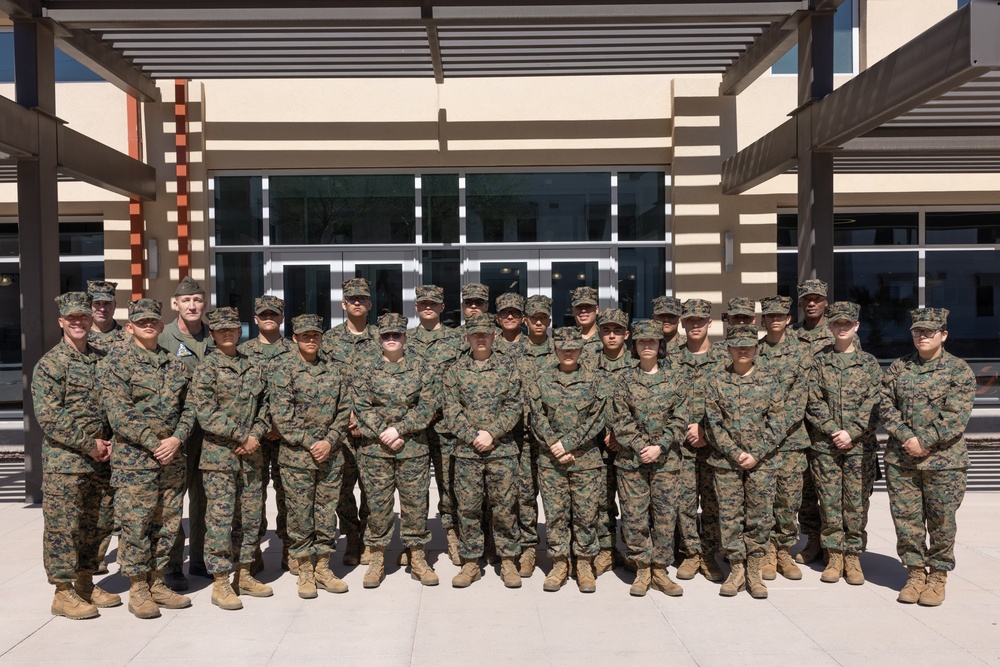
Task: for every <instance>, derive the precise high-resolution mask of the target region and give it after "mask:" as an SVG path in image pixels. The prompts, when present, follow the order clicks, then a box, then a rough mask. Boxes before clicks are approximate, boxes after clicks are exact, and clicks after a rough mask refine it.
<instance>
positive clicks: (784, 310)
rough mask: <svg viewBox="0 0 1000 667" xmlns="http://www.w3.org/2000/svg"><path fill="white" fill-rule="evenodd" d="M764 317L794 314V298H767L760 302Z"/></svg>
mask: <svg viewBox="0 0 1000 667" xmlns="http://www.w3.org/2000/svg"><path fill="white" fill-rule="evenodd" d="M760 312H761V314H762V315H788V314H789V313H790V312H792V297H790V296H766V297H764V298H763V299H761V300H760Z"/></svg>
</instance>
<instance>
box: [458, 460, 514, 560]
mask: <svg viewBox="0 0 1000 667" xmlns="http://www.w3.org/2000/svg"><path fill="white" fill-rule="evenodd" d="M516 484H517V457H516V456H503V457H499V458H488V459H470V458H464V457H455V499H456V500H457V501H458V520H459V522H460V529H459V536H460V538H461V546H460V547H459V553H460V554H461V556H462V558H464V559H466V560H475V559H478V558H481V557H482V555H483V524H482V521H483V503H484V502H485V501H487V500H488V502H489V504H490V507H492V509H493V520H492V522H491V523H492V528H493V530H492V532H493V539H494V542H495V543H496V550H497V554H498V555H500V556H507V557H514V556H517V555H518V554H519V553H520V552H521V530H520V528H519V527H518V525H517V509H516V505H517V493H516V489H515V486H516Z"/></svg>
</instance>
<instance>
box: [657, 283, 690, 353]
mask: <svg viewBox="0 0 1000 667" xmlns="http://www.w3.org/2000/svg"><path fill="white" fill-rule="evenodd" d="M653 319H654V320H656V321H657V322H659V323H660V325H662V326H663V342H664V343H665V344H666V346H667V350H666V352H667V357H668V358H670V357H672V356H674V355H675V354H679V353H680V351H681V349H682V348H683V347H684V344H685V343H687V339H686V338H685V337H684V335H683V334H681V333H680V323H681V300H680V299H678V298H677V297H676V296H658V297H656V298H655V299H653Z"/></svg>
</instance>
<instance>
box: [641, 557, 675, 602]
mask: <svg viewBox="0 0 1000 667" xmlns="http://www.w3.org/2000/svg"><path fill="white" fill-rule="evenodd" d="M636 578H637V579H638V576H637V577H636ZM650 587H651V588H654V589H656V590H658V591H660V592H661V593H663V594H664V595H669V596H670V597H672V598H679V597H680V596H682V595H684V589H683V588H681V587H680V584H678V583H677V582H676V581H674V580H673V579H671V578H670V576H669V575H668V574H667V568H665V567H659V566H657V565H654V566H653V571H652V574H651V580H650Z"/></svg>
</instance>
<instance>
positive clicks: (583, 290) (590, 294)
mask: <svg viewBox="0 0 1000 667" xmlns="http://www.w3.org/2000/svg"><path fill="white" fill-rule="evenodd" d="M587 303H589V304H590V305H592V306H596V305H597V290H595V289H594V288H593V287H587V286H584V287H576V288H574V289H571V290H570V291H569V305H571V306H582V305H583V304H587Z"/></svg>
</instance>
